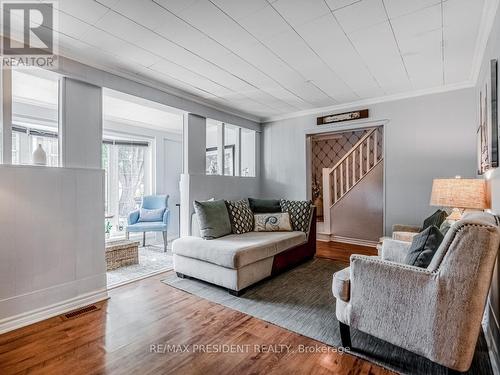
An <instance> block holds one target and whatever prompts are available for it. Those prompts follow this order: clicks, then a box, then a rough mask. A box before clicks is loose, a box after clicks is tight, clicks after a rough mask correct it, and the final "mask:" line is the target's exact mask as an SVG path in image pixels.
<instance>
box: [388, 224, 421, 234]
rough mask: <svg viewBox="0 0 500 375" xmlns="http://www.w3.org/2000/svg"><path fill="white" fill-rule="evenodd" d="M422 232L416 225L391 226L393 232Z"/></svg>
mask: <svg viewBox="0 0 500 375" xmlns="http://www.w3.org/2000/svg"><path fill="white" fill-rule="evenodd" d="M421 230H422V228H420V227H419V226H418V225H404V224H394V225H393V226H392V231H393V232H411V233H418V232H420V231H421Z"/></svg>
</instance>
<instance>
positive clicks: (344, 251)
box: [316, 241, 377, 263]
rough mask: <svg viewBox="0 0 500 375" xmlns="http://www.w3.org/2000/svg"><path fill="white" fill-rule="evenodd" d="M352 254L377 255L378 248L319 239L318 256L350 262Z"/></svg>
mask: <svg viewBox="0 0 500 375" xmlns="http://www.w3.org/2000/svg"><path fill="white" fill-rule="evenodd" d="M351 254H362V255H377V249H376V248H374V247H369V246H361V245H351V244H346V243H342V242H323V241H318V243H317V247H316V256H318V257H320V258H328V259H333V260H338V261H341V262H344V263H349V257H350V256H351Z"/></svg>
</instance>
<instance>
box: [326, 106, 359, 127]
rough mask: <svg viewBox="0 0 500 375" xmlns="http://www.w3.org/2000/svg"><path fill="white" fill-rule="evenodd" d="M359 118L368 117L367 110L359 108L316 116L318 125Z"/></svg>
mask: <svg viewBox="0 0 500 375" xmlns="http://www.w3.org/2000/svg"><path fill="white" fill-rule="evenodd" d="M361 118H368V110H367V109H361V110H359V111H352V112H344V113H338V114H336V115H328V116H323V117H318V122H317V124H318V125H325V124H331V123H335V122H342V121H351V120H359V119H361Z"/></svg>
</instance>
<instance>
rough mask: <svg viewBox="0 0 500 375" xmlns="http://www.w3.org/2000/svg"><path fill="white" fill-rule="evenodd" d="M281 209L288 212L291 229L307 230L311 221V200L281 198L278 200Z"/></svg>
mask: <svg viewBox="0 0 500 375" xmlns="http://www.w3.org/2000/svg"><path fill="white" fill-rule="evenodd" d="M280 205H281V211H282V212H288V213H289V214H290V221H291V222H292V228H293V230H300V231H302V232H307V231H309V224H310V221H311V212H312V210H311V205H312V202H311V201H289V200H286V199H282V200H281V201H280Z"/></svg>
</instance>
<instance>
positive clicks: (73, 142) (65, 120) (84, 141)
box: [59, 78, 102, 168]
mask: <svg viewBox="0 0 500 375" xmlns="http://www.w3.org/2000/svg"><path fill="white" fill-rule="evenodd" d="M59 101H60V108H61V110H60V114H59V117H60V121H59V122H60V128H61V138H62V141H61V142H60V145H61V146H60V147H61V152H60V154H61V165H62V166H63V167H69V168H101V167H102V166H101V145H102V89H101V88H100V87H97V86H94V85H90V84H88V83H85V82H81V81H77V80H74V79H71V78H62V79H61V85H60V98H59Z"/></svg>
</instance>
